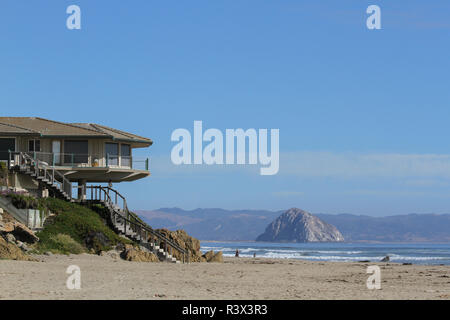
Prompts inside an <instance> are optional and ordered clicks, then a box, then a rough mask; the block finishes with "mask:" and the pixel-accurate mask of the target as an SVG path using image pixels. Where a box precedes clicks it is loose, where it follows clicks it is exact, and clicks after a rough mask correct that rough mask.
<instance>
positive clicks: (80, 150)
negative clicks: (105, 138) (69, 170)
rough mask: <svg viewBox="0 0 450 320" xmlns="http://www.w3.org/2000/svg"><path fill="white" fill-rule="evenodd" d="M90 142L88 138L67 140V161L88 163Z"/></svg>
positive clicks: (65, 150) (65, 152) (65, 157)
mask: <svg viewBox="0 0 450 320" xmlns="http://www.w3.org/2000/svg"><path fill="white" fill-rule="evenodd" d="M88 153H89V144H88V141H87V140H65V141H64V162H65V163H88V159H89V156H88Z"/></svg>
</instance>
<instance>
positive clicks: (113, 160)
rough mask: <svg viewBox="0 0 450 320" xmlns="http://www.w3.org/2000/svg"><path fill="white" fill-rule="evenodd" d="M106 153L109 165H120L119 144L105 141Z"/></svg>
mask: <svg viewBox="0 0 450 320" xmlns="http://www.w3.org/2000/svg"><path fill="white" fill-rule="evenodd" d="M105 154H106V159H107V164H108V166H118V165H119V144H118V143H105Z"/></svg>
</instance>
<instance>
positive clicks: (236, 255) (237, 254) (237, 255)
mask: <svg viewBox="0 0 450 320" xmlns="http://www.w3.org/2000/svg"><path fill="white" fill-rule="evenodd" d="M234 256H235V257H236V258H239V249H236V253H235V255H234Z"/></svg>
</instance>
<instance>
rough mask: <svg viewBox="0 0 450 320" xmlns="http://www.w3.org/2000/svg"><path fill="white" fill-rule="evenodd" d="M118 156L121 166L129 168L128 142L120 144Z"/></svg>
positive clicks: (129, 151)
mask: <svg viewBox="0 0 450 320" xmlns="http://www.w3.org/2000/svg"><path fill="white" fill-rule="evenodd" d="M120 156H121V165H122V167H130V168H131V146H130V145H129V144H121V145H120Z"/></svg>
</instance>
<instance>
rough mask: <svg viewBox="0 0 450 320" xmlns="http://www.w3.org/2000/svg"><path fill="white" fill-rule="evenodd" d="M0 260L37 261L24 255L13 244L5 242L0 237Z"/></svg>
mask: <svg viewBox="0 0 450 320" xmlns="http://www.w3.org/2000/svg"><path fill="white" fill-rule="evenodd" d="M0 259H10V260H24V261H37V260H36V259H34V258H32V257H30V256H28V255H26V254H25V253H24V252H23V251H22V249H20V248H19V247H18V246H17V245H16V244H15V243H13V242H8V241H6V240H5V239H4V238H3V237H2V236H1V235H0Z"/></svg>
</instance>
